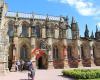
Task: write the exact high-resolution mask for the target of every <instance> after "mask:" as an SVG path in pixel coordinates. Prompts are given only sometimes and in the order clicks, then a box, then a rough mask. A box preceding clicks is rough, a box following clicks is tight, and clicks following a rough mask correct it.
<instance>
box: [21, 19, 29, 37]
mask: <svg viewBox="0 0 100 80" xmlns="http://www.w3.org/2000/svg"><path fill="white" fill-rule="evenodd" d="M28 29H29V26H28V23H27V22H26V21H24V22H23V23H22V33H21V36H22V37H28Z"/></svg>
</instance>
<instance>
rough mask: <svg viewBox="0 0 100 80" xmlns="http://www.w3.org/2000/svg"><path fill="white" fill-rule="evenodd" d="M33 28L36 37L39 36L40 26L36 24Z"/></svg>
mask: <svg viewBox="0 0 100 80" xmlns="http://www.w3.org/2000/svg"><path fill="white" fill-rule="evenodd" d="M35 29H36V33H35V34H36V37H38V38H39V37H40V35H41V34H40V26H39V25H37V26H36V28H35Z"/></svg>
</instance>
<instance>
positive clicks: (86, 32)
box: [84, 24, 89, 38]
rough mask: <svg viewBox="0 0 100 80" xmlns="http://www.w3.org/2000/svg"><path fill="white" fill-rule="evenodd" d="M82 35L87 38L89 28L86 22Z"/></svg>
mask: <svg viewBox="0 0 100 80" xmlns="http://www.w3.org/2000/svg"><path fill="white" fill-rule="evenodd" d="M84 36H85V38H89V30H88V26H87V24H86V28H85V32H84Z"/></svg>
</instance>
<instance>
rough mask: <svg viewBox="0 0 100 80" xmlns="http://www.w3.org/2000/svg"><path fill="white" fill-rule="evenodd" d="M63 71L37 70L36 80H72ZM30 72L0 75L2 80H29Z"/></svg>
mask: <svg viewBox="0 0 100 80" xmlns="http://www.w3.org/2000/svg"><path fill="white" fill-rule="evenodd" d="M69 69H100V67H80V68H66V70H69ZM62 70H63V69H48V70H39V69H36V73H35V74H36V75H35V79H34V80H72V79H69V78H65V77H63V76H62V73H61V71H62ZM27 74H28V71H22V72H8V73H7V74H0V80H28V76H27Z"/></svg>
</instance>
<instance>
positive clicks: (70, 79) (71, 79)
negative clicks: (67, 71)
mask: <svg viewBox="0 0 100 80" xmlns="http://www.w3.org/2000/svg"><path fill="white" fill-rule="evenodd" d="M58 76H61V77H63V78H67V79H69V80H75V79H73V78H70V77H67V76H63V75H58Z"/></svg>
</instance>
